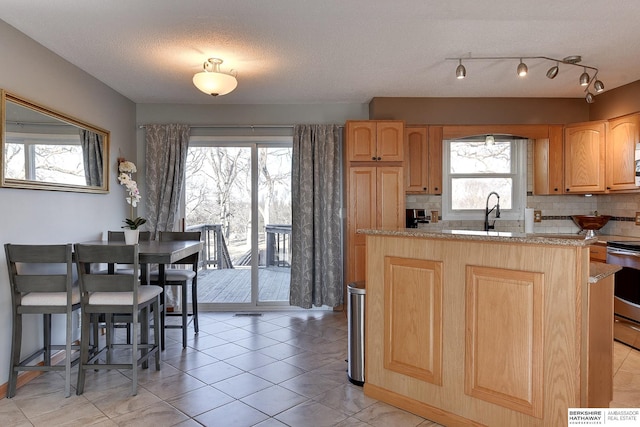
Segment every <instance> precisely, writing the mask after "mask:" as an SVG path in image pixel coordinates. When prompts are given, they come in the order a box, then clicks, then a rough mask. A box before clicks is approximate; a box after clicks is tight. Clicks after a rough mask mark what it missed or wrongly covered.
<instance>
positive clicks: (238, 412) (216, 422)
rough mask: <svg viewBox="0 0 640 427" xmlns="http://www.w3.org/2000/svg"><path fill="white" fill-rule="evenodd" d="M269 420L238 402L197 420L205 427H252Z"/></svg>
mask: <svg viewBox="0 0 640 427" xmlns="http://www.w3.org/2000/svg"><path fill="white" fill-rule="evenodd" d="M268 418H269V417H268V416H267V415H265V414H264V413H262V412H260V411H258V410H256V409H254V408H252V407H251V406H249V405H247V404H244V403H242V402H240V401H239V400H236V401H233V402H231V403H229V404H227V405H223V406H221V407H219V408H216V409H213V410H211V411H208V412H205V413H204V414H201V415H198V416H197V417H195V420H196V421H198V422H199V423H202V424H203V425H205V426H222V425H225V426H234V427H250V426H253V425H255V424H258V423H260V422H262V421H265V420H266V419H268Z"/></svg>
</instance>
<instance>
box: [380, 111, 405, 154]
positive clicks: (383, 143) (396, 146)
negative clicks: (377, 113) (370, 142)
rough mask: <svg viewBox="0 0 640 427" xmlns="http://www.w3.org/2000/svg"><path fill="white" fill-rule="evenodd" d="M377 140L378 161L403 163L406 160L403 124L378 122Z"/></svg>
mask: <svg viewBox="0 0 640 427" xmlns="http://www.w3.org/2000/svg"><path fill="white" fill-rule="evenodd" d="M376 140H377V147H376V150H377V154H376V156H377V157H376V160H378V161H382V162H401V161H403V160H404V123H403V122H401V121H388V122H384V121H379V122H376Z"/></svg>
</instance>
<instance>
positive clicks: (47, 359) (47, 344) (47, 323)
mask: <svg viewBox="0 0 640 427" xmlns="http://www.w3.org/2000/svg"><path fill="white" fill-rule="evenodd" d="M42 331H43V337H44V365H45V366H51V314H49V313H44V314H43V315H42Z"/></svg>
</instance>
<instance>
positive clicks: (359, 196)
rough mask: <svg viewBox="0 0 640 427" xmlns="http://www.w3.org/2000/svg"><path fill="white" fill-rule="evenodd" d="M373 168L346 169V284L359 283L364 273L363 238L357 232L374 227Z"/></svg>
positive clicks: (374, 173)
mask: <svg viewBox="0 0 640 427" xmlns="http://www.w3.org/2000/svg"><path fill="white" fill-rule="evenodd" d="M376 171H377V168H375V167H352V168H349V207H348V231H347V245H348V260H347V262H348V271H347V282H349V283H350V282H355V281H363V280H365V273H366V246H365V240H366V239H365V235H364V234H356V231H357V230H358V229H373V228H376V225H377V221H376V215H377V213H376V210H377V203H376V202H377V200H376V197H377V192H376V180H377V174H376Z"/></svg>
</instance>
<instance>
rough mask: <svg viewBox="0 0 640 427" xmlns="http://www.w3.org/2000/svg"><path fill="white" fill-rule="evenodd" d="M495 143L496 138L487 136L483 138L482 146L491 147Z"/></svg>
mask: <svg viewBox="0 0 640 427" xmlns="http://www.w3.org/2000/svg"><path fill="white" fill-rule="evenodd" d="M495 143H496V138H495V137H494V136H493V135H487V136H486V137H485V138H484V145H486V146H488V147H491V146H492V145H493V144H495Z"/></svg>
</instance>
